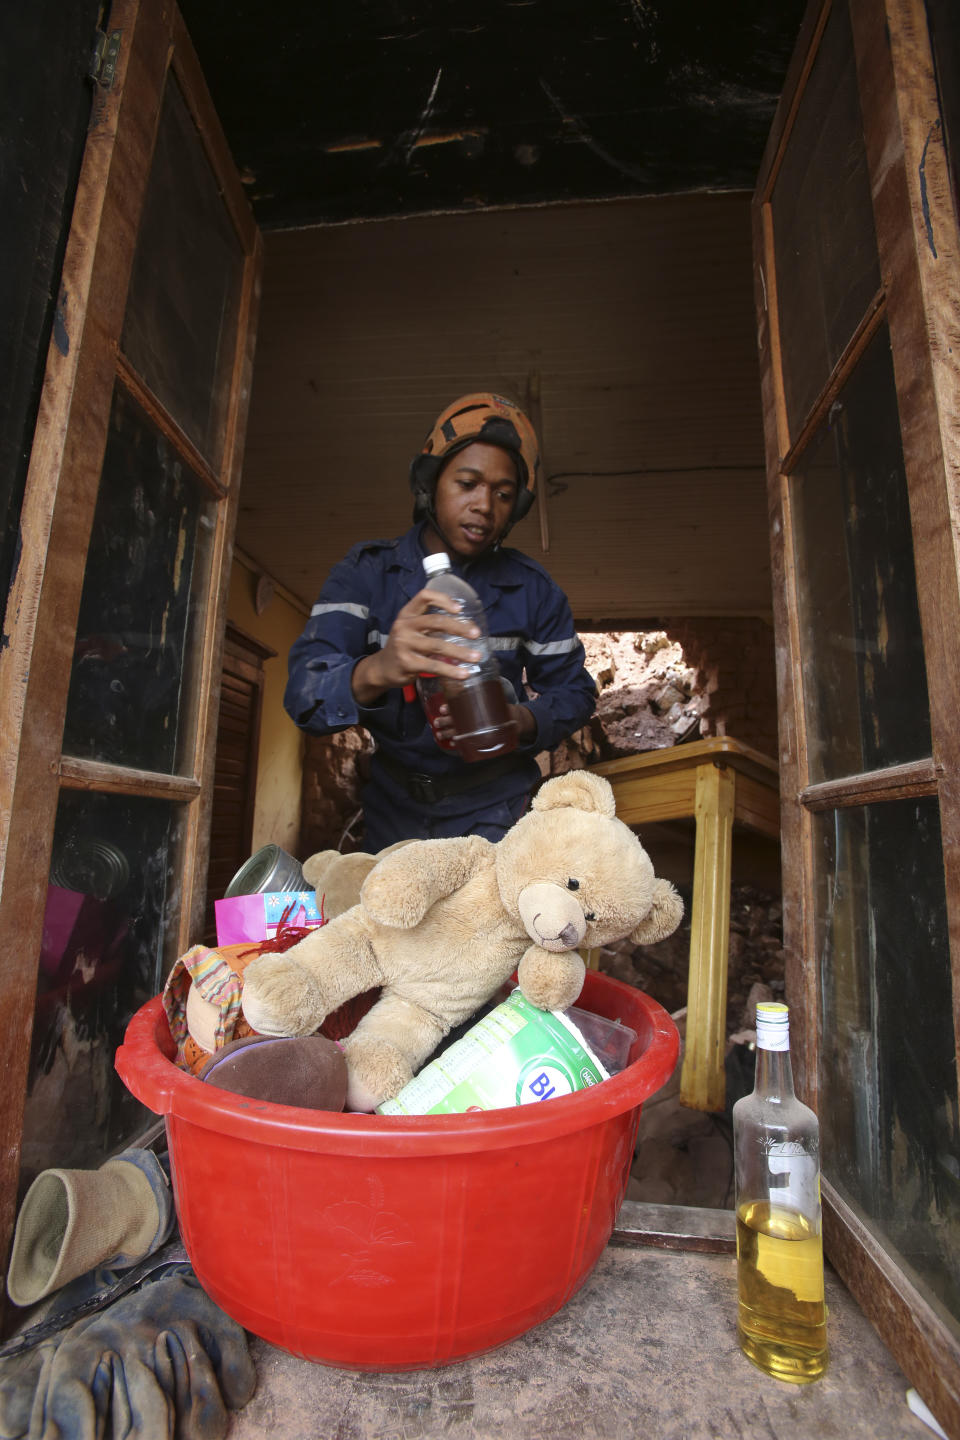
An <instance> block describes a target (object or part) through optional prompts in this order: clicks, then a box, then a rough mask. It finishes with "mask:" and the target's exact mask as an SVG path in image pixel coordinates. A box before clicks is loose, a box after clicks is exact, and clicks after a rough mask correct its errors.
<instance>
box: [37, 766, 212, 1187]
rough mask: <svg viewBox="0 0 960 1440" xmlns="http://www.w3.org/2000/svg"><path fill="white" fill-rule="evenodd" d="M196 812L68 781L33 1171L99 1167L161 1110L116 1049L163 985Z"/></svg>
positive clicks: (44, 970) (45, 973)
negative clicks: (124, 1071) (127, 1073)
mask: <svg viewBox="0 0 960 1440" xmlns="http://www.w3.org/2000/svg"><path fill="white" fill-rule="evenodd" d="M185 818H186V812H185V809H184V807H182V806H179V805H171V804H169V803H168V802H166V801H163V800H148V799H144V798H142V797H138V796H127V795H102V794H94V793H88V792H85V791H79V790H64V791H62V792H61V795H60V804H59V808H58V811H57V821H56V829H55V831H54V839H53V854H52V859H51V865H50V877H49V883H48V888H47V904H46V913H45V916H44V925H43V941H42V945H41V951H40V969H39V975H38V984H37V1002H36V1011H35V1018H34V1034H33V1049H32V1054H31V1062H30V1076H29V1082H28V1093H27V1101H26V1106H25V1109H24V1131H23V1167H24V1172H23V1173H24V1180H29V1179H32V1178H33V1176H34V1175H35V1174H37V1173H38V1172H39V1171H40V1170H44V1169H46V1168H48V1167H49V1166H51V1165H63V1166H69V1167H73V1168H78V1169H90V1168H93V1167H95V1166H96V1165H98V1164H100V1163H101V1161H102V1160H103V1158H104V1156H105V1155H107V1154H108V1153H109V1152H110V1151H111V1150H113V1149H115V1148H117V1147H118V1146H121V1145H123V1144H124V1143H125V1142H126V1141H128V1140H129V1138H130V1137H131V1136H132V1135H134V1134H136V1133H137V1132H138V1131H139V1130H140V1129H142V1128H143V1127H144V1126H145V1125H146V1124H148V1123H149V1122H150V1121H151V1120H152V1118H153V1117H152V1116H150V1115H149V1114H148V1113H147V1112H146V1111H145V1110H144V1109H143V1107H142V1106H141V1105H140V1104H139V1102H137V1101H135V1100H134V1099H133V1098H132V1096H131V1095H130V1094H129V1092H128V1091H127V1090H126V1089H125V1087H124V1086H123V1084H122V1083H121V1081H120V1079H119V1077H118V1076H117V1074H116V1072H115V1071H114V1068H113V1057H114V1053H115V1051H116V1048H117V1046H118V1045H119V1044H120V1042H121V1040H122V1039H123V1032H124V1029H125V1027H126V1024H127V1021H128V1020H129V1019H130V1017H131V1015H133V1013H134V1012H135V1011H136V1010H137V1009H139V1007H140V1006H141V1005H143V1004H144V1003H145V1002H146V1001H147V1000H149V999H150V997H151V996H152V995H155V994H156V993H157V992H158V991H159V990H160V989H161V988H162V985H163V980H164V977H165V975H166V972H167V971H168V970H169V968H170V966H171V965H172V964H173V961H174V960H175V959H176V955H174V954H171V953H169V947H170V937H171V936H173V935H174V934H175V933H176V925H175V922H176V917H177V914H178V911H179V906H180V899H181V897H180V895H179V893H178V887H177V885H176V884H175V882H174V881H173V879H172V877H174V876H176V875H177V874H178V873H179V866H180V861H181V857H180V847H181V845H182V843H183V835H184V829H185Z"/></svg>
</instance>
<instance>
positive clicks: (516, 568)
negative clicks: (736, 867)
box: [284, 525, 596, 849]
mask: <svg viewBox="0 0 960 1440" xmlns="http://www.w3.org/2000/svg"><path fill="white" fill-rule="evenodd" d="M422 533H423V526H422V525H415V526H413V528H412V529H410V530H408V531H407V533H406V534H405V535H402V536H400V537H399V538H398V539H396V540H372V541H367V542H364V543H361V544H359V545H355V546H354V547H353V549H352V550H351V551H350V552H349V554H348V555H347V556H346V557H345V559H343V560H342V561H341V562H340V563H339V564H338V565H336V566H335V567H334V569H333V570H332V571H331V573H330V575H329V577H328V579H327V581H326V583H325V585H324V587H323V589H322V590H321V592H320V595H319V597H318V599H317V603H316V604H315V605H314V607H313V610H312V612H311V615H310V619H309V621H308V622H307V625H306V627H305V629H304V631H303V634H302V635H301V636H300V638H299V639H298V640H297V641H296V642H295V643H294V645H293V647H292V649H291V651H290V661H289V679H288V683H287V688H286V693H285V695H284V706H285V708H286V710H287V713H288V714H289V715H290V717H291V718H292V719H293V720H294V721H295V722H296V724H297V725H299V726H300V727H301V728H302V729H304V730H308V731H310V732H312V733H313V734H316V735H328V734H331V733H333V732H334V731H336V730H343V729H345V728H346V727H347V726H348V725H354V724H359V725H362V726H363V727H364V728H365V729H366V730H368V731H369V732H370V734H371V735H372V736H373V737H374V739H375V740H376V743H377V747H378V749H379V750H380V751H382V752H383V753H385V754H386V755H387V756H388V757H390V758H392V759H393V760H395V761H397V762H399V763H402V764H403V765H404V766H405V767H406V768H407V769H409V771H411V772H417V773H420V774H424V775H428V776H444V775H449V774H452V773H454V772H456V773H462V772H463V771H464V769H466V768H469V767H466V766H465V762H464V761H462V760H461V759H460V758H459V757H458V756H457V755H454V754H451V753H450V752H447V751H444V750H441V749H440V747H439V746H438V745H437V744H436V742H435V741H434V739H433V734H432V731H431V729H430V726H429V724H428V723H427V720H426V717H425V716H424V713H423V710H422V708H421V706H420V703H419V701H418V700H415V701H409V700H405V699H404V697H403V692H402V690H400V689H399V688H398V689H395V690H389V691H387V692H386V694H385V695H384V696H383V697H382V698H381V700H380V701H379V702H378V703H377V704H376V705H369V706H361V705H358V704H357V702H356V700H355V699H354V696H353V693H352V691H351V689H350V679H351V676H352V674H353V669H354V666H355V665H356V663H357V661H358V660H360V659H361V658H362V657H363V656H364V655H370V654H373V653H374V652H375V651H376V650H377V649H378V648H382V647H383V645H385V644H386V641H387V637H388V635H389V633H390V628H391V626H392V625H393V622H394V620H395V619H396V616H397V613H398V611H399V610H401V609H402V607H403V606H404V605H405V604H406V603H407V601H408V600H411V599H412V598H413V596H414V595H416V594H417V593H418V592H419V591H420V590H422V589H423V588H424V585H425V584H426V577H425V575H424V571H423V557H424V554H425V551H424V548H423V543H422ZM451 559H452V561H453V567H454V570H455V571H456V572H457V573H458V574H460V575H462V576H463V578H464V579H466V580H468V581H469V583H470V584H471V585H472V586H473V588H474V589H475V590H476V592H477V594H478V595H479V597H480V600H481V601H482V603H483V606H484V610H485V611H486V617H487V625H488V627H489V630H490V635H491V640H492V643H493V647H494V650H495V653H496V656H497V661H498V663H499V665H500V671H501V674H502V675H504V677H505V678H506V679H507V680H509V681H510V683H511V684H512V686H513V688H514V691H515V692H516V695H517V697H518V699H519V700H521V701H522V702H523V703H524V704H526V705H529V708H530V710H531V711H532V712H533V715H534V717H535V719H536V722H537V733H536V735H535V736H533V737H532V738H531V739H529V740H527V741H526V743H525V744H523V745H522V747H520V748H518V751H517V752H516V753H517V756H518V758H520V757H525V758H526V760H527V763H526V764H518V765H517V767H516V769H515V770H513V771H511V772H510V773H509V774H506V775H503V776H500V777H497V778H496V779H495V780H494V781H493V782H492V784H491V785H484V786H483V787H482V788H481V789H480V790H479V791H474V792H466V793H461V794H459V795H456V796H450V797H448V798H446V799H444V800H442V801H440V802H439V803H437V804H436V805H431V806H429V807H428V810H429V816H430V819H431V820H432V821H433V822H434V823H433V824H427V825H426V826H424V825H418V826H417V827H416V830H415V832H414V833H416V834H423V833H427V834H437V833H448V834H465V833H468V830H463V829H457V828H449V827H446V826H443V825H441V826H440V828H439V829H438V827H437V824H436V823H435V822H437V821H438V820H441V819H445V818H449V819H450V820H451V821H454V820H456V822H457V823H462V822H463V820H464V818H465V817H466V816H467V815H469V814H470V813H472V812H475V811H478V810H480V809H484V808H489V806H490V804H491V803H494V802H495V803H501V802H503V801H509V800H512V799H514V798H516V797H525V796H526V795H528V794H529V791H530V789H531V787H532V785H533V783H534V782H535V781H536V779H537V778H538V774H539V772H538V770H537V766H536V765H535V763H534V761H533V756H534V755H535V754H536V753H537V752H538V751H541V750H550V749H552V748H553V747H554V746H555V745H557V744H558V743H559V742H560V741H561V740H563V739H565V738H566V737H567V736H568V735H571V734H572V733H573V732H574V731H575V730H577V729H579V728H580V726H582V725H584V724H585V723H586V722H587V720H588V719H589V718H590V716H591V715H592V714H593V710H594V702H595V693H596V692H595V685H594V682H593V680H592V678H591V677H590V675H589V674H588V672H587V671H586V669H585V668H584V650H583V646H582V644H581V643H580V639H579V637H578V636H577V632H576V629H575V628H574V624H573V617H572V615H571V613H570V606H569V604H568V603H567V599H566V596H565V595H564V594H563V591H562V590H560V589H559V587H558V586H557V585H556V584H554V582H553V580H552V579H551V578H550V576H549V575H548V574H547V572H546V571H545V570H544V569H543V567H542V566H541V565H538V564H537V562H536V561H535V560H531V559H530V558H529V557H528V556H527V555H524V554H522V553H521V552H520V551H519V550H512V549H504V548H500V549H497V550H491V551H488V552H487V553H486V554H484V555H481V556H480V557H479V558H478V559H476V560H474V561H472V562H471V563H470V564H469V565H468V566H466V567H461V566H460V565H458V564H457V562H456V561H455V559H454V558H453V557H451ZM524 676H525V677H526V685H525V684H524ZM391 778H392V777H390V776H387V775H386V774H385V773H384V771H383V768H382V767H380V766H378V765H377V763H376V760H375V761H374V765H373V767H372V775H371V783H372V784H373V785H375V786H377V787H380V788H383V789H386V790H387V791H389V792H390V798H391V801H392V803H393V804H398V805H402V806H404V808H408V807H410V806H411V805H412V804H413V802H412V801H411V800H410V798H409V796H405V795H403V794H402V792H401V790H400V787H398V786H394V785H392V784H391ZM369 788H370V787H368V792H369ZM372 798H373V799H375V798H376V797H371V795H370V794H369V793H365V794H364V810H365V814H366V818H367V828H368V831H369V823H370V815H369V811H370V807H371V799H372ZM414 808H417V809H419V808H422V807H416V806H414ZM513 808H514V809H516V807H515V806H514V807H513ZM408 828H409V825H408ZM472 828H474V830H476V827H472ZM380 838H381V837H380V835H379V833H378V834H377V836H376V839H377V840H379V839H380ZM394 838H401V837H400V836H395V837H394ZM491 838H496V837H495V836H492V835H491ZM384 843H390V842H389V841H384ZM366 845H367V848H369V849H373V848H380V845H379V844H377V845H376V846H374V845H373V844H371V840H370V835H369V833H368V835H367V837H366Z"/></svg>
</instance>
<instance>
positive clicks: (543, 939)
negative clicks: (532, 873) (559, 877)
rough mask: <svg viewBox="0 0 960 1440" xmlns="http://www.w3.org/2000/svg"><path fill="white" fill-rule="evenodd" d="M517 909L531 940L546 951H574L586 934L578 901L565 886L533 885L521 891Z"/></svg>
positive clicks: (542, 881)
mask: <svg viewBox="0 0 960 1440" xmlns="http://www.w3.org/2000/svg"><path fill="white" fill-rule="evenodd" d="M517 906H518V908H519V910H520V918H521V920H522V921H523V923H524V927H525V928H526V931H527V934H528V935H529V936H530V939H531V940H533V941H535V943H536V944H537V945H542V947H543V948H544V950H575V949H576V948H577V946H578V945H579V944H580V942H581V940H582V939H583V937H584V935H585V933H586V929H587V922H586V920H584V918H583V911H582V910H581V908H580V904H579V901H577V900H576V899H575V898H574V896H573V895H571V893H570V891H569V890H568V889H567V888H566V886H565V885H564V886H561V885H556V884H554V883H553V881H550V880H539V881H534V883H533V884H532V885H527V886H525V887H524V889H523V890H521V892H520V894H519V895H518V896H517Z"/></svg>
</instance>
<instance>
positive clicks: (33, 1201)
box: [7, 1149, 174, 1305]
mask: <svg viewBox="0 0 960 1440" xmlns="http://www.w3.org/2000/svg"><path fill="white" fill-rule="evenodd" d="M173 1219H174V1214H173V1199H172V1196H171V1194H170V1185H169V1181H168V1180H167V1177H166V1175H165V1174H164V1172H163V1169H162V1167H161V1165H160V1162H159V1161H158V1159H157V1157H156V1156H155V1155H154V1154H153V1152H152V1151H150V1150H133V1149H131V1150H125V1151H124V1152H123V1153H122V1154H121V1155H118V1156H116V1157H115V1158H114V1159H112V1160H108V1161H107V1162H106V1164H104V1165H101V1166H100V1169H99V1170H44V1171H43V1172H42V1173H41V1174H40V1175H38V1176H37V1178H36V1179H35V1180H34V1182H33V1184H32V1185H31V1186H30V1189H29V1190H28V1191H27V1193H26V1195H25V1196H24V1197H23V1204H22V1205H21V1207H20V1214H19V1216H18V1218H17V1227H16V1230H15V1232H14V1237H13V1249H12V1252H11V1255H10V1267H9V1270H8V1272H7V1293H8V1294H9V1296H10V1299H11V1300H12V1301H13V1303H14V1304H15V1305H34V1304H35V1303H36V1302H37V1301H38V1300H42V1299H44V1298H45V1297H46V1296H47V1295H50V1294H52V1293H53V1291H54V1290H59V1289H60V1287H61V1286H62V1285H66V1284H67V1283H68V1282H69V1281H71V1280H74V1279H76V1278H77V1276H79V1275H85V1274H86V1273H87V1272H88V1271H90V1270H93V1269H94V1268H95V1267H97V1266H107V1267H109V1268H111V1269H113V1270H120V1269H125V1268H128V1267H129V1266H130V1265H134V1264H136V1262H137V1261H138V1260H142V1259H143V1257H144V1256H145V1255H149V1254H150V1253H151V1251H152V1250H155V1249H156V1248H157V1246H158V1245H161V1244H162V1243H163V1242H164V1241H165V1240H166V1239H167V1237H168V1235H169V1233H170V1230H171V1227H172V1223H173Z"/></svg>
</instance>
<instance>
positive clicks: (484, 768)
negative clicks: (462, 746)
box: [374, 750, 526, 805]
mask: <svg viewBox="0 0 960 1440" xmlns="http://www.w3.org/2000/svg"><path fill="white" fill-rule="evenodd" d="M525 763H526V762H525V761H524V759H523V757H522V756H520V755H515V754H511V755H503V756H501V757H500V759H499V760H482V761H480V763H479V764H473V765H466V766H465V767H464V769H463V771H462V772H455V773H454V774H452V775H427V774H424V773H423V772H422V771H415V770H409V769H408V768H407V767H406V765H401V764H400V762H399V761H398V760H394V759H393V757H392V756H390V755H385V754H384V753H383V751H382V750H378V751H377V753H376V755H375V756H374V764H375V765H382V766H383V768H384V770H386V772H387V774H388V775H390V776H391V777H392V778H393V779H394V780H396V781H397V783H398V784H399V785H402V786H403V788H404V790H406V792H407V794H408V795H409V796H410V798H411V799H412V800H416V801H417V803H418V804H419V805H436V803H437V801H438V800H446V798H447V796H448V795H462V794H463V793H464V791H466V790H476V789H478V788H479V787H480V786H481V785H487V784H488V783H489V782H490V781H491V780H496V779H498V778H499V777H500V776H501V775H509V774H511V772H513V771H516V770H520V769H522V768H523V766H524V765H525Z"/></svg>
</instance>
